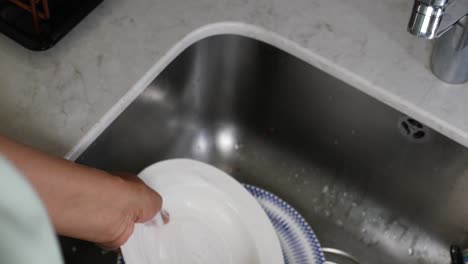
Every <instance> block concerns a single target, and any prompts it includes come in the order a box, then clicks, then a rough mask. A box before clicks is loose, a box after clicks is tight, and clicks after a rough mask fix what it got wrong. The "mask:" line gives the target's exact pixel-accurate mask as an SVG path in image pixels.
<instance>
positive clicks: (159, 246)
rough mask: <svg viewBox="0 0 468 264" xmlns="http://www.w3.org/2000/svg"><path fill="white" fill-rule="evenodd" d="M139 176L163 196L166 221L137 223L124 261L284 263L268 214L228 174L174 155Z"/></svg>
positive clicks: (153, 263) (139, 263)
mask: <svg viewBox="0 0 468 264" xmlns="http://www.w3.org/2000/svg"><path fill="white" fill-rule="evenodd" d="M139 177H140V178H141V179H142V180H143V181H144V182H145V183H146V184H147V185H149V186H150V187H151V188H153V189H155V190H157V191H158V192H159V193H160V194H161V195H162V197H163V199H164V204H163V207H164V209H165V210H166V211H168V212H169V214H170V222H169V224H167V225H158V224H155V222H154V221H151V222H150V223H146V224H137V225H136V226H135V231H134V233H133V234H132V236H131V237H130V238H129V240H128V241H127V243H125V245H123V246H122V253H123V257H124V259H125V262H126V263H127V264H221V263H222V264H239V263H242V264H283V255H282V252H281V246H280V243H279V240H278V237H277V235H276V233H275V230H274V228H273V226H272V224H271V222H270V221H269V219H268V217H267V215H266V214H265V212H264V211H263V209H262V208H261V207H260V205H259V204H258V203H257V202H256V200H255V198H253V197H252V196H251V195H250V194H249V192H248V191H247V190H246V189H245V188H244V187H243V186H242V185H241V184H240V183H238V182H237V181H236V180H234V179H233V178H232V177H231V176H229V175H227V174H226V173H224V172H222V171H220V170H218V169H216V168H214V167H212V166H209V165H206V164H204V163H201V162H198V161H193V160H187V159H176V160H169V161H163V162H159V163H156V164H154V165H152V166H150V167H148V168H146V169H145V170H143V171H142V172H141V173H140V174H139Z"/></svg>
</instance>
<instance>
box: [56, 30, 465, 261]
mask: <svg viewBox="0 0 468 264" xmlns="http://www.w3.org/2000/svg"><path fill="white" fill-rule="evenodd" d="M178 157H186V158H193V159H197V160H201V161H204V162H207V163H210V164H213V165H214V166H216V167H218V168H220V169H222V170H224V171H226V172H227V173H229V174H231V175H232V176H233V177H235V178H236V179H237V180H239V181H240V182H245V183H249V184H253V185H257V186H260V187H262V188H265V189H267V190H270V191H271V192H274V193H275V194H277V195H279V196H280V197H282V198H284V199H285V200H286V201H287V202H289V203H291V204H292V205H293V206H295V207H296V208H297V209H298V210H299V211H300V212H301V213H302V214H303V215H304V217H305V218H306V219H307V220H308V221H309V223H310V224H311V226H312V227H313V229H314V230H315V232H316V233H317V235H318V237H319V239H320V241H321V243H322V245H323V246H326V247H333V248H338V249H340V250H344V251H346V252H348V253H350V254H352V255H354V256H355V257H356V258H357V259H359V261H360V262H361V263H366V264H375V263H379V264H395V263H405V264H413V263H414V264H416V263H418V264H419V263H434V264H436V263H437V264H448V263H450V255H449V245H451V244H458V245H460V246H462V247H463V246H468V209H467V208H468V162H467V161H468V151H467V149H466V148H465V147H463V146H461V145H459V144H457V143H455V142H454V141H452V140H450V139H449V138H447V137H445V136H442V135H441V134H439V133H437V132H435V131H434V130H432V129H430V128H429V127H427V126H425V125H424V124H421V123H419V122H418V121H417V120H414V119H412V118H410V117H408V116H405V115H404V114H402V113H400V112H398V111H396V110H395V109H393V108H391V107H389V106H387V105H385V104H383V103H381V102H379V101H378V100H376V99H374V98H372V97H370V96H368V95H366V94H364V93H362V92H360V91H358V90H357V89H355V88H353V87H351V86H349V85H347V84H346V83H343V82H341V81H340V80H338V79H336V78H334V77H332V76H330V75H328V74H326V73H324V72H322V71H320V70H318V69H317V68H314V67H313V66H311V65H309V64H307V63H305V62H303V61H301V60H300V59H298V58H296V57H293V56H291V55H289V54H287V53H285V52H283V51H281V50H279V49H277V48H275V47H272V46H270V45H267V44H265V43H262V42H259V41H257V40H253V39H249V38H246V37H241V36H234V35H222V36H215V37H210V38H207V39H204V40H201V41H199V42H197V43H195V44H194V45H192V46H191V47H189V48H188V49H187V50H185V51H184V52H183V53H182V54H180V55H179V56H178V57H177V58H176V59H175V60H174V61H173V62H172V63H171V64H170V65H169V66H168V67H167V68H166V69H165V70H164V71H163V72H162V73H161V74H160V75H159V76H158V77H157V78H156V79H155V80H154V81H153V83H152V84H151V85H150V86H149V87H148V88H147V89H146V90H145V91H144V92H143V93H142V94H141V95H139V96H138V98H137V99H136V100H135V101H134V102H133V103H132V104H131V105H130V106H129V107H128V108H127V109H126V110H125V111H124V112H123V113H122V114H121V115H120V116H119V117H118V118H117V119H116V120H115V121H114V122H113V123H112V124H111V125H110V126H109V127H108V128H107V129H106V130H105V131H104V132H103V133H102V134H101V135H100V136H99V137H98V138H97V139H96V140H95V142H94V143H93V144H92V145H91V146H90V147H89V148H88V149H87V150H86V151H85V152H84V153H83V154H82V155H81V156H80V157H79V158H78V159H77V162H79V163H82V164H87V165H90V166H95V167H98V168H101V169H105V170H110V171H130V172H134V173H137V172H139V171H140V170H142V169H143V168H144V167H146V166H147V165H149V164H151V163H154V162H156V161H159V160H164V159H170V158H178ZM61 239H62V245H63V250H64V253H65V256H66V259H67V263H114V261H115V255H114V254H113V253H110V254H101V251H100V250H99V249H98V248H97V247H94V246H92V245H90V244H88V243H85V242H82V241H77V240H73V239H68V238H61Z"/></svg>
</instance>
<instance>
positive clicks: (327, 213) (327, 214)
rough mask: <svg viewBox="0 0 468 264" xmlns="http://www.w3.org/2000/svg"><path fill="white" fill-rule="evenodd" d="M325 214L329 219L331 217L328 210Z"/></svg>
mask: <svg viewBox="0 0 468 264" xmlns="http://www.w3.org/2000/svg"><path fill="white" fill-rule="evenodd" d="M323 213H324V214H325V216H326V217H329V216H330V215H331V213H330V211H328V210H325V212H323Z"/></svg>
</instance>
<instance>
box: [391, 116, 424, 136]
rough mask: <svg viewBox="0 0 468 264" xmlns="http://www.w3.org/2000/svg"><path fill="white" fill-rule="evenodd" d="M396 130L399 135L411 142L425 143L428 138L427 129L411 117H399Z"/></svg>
mask: <svg viewBox="0 0 468 264" xmlns="http://www.w3.org/2000/svg"><path fill="white" fill-rule="evenodd" d="M398 128H399V130H400V132H401V134H402V135H403V136H404V137H405V138H407V139H409V140H410V141H412V142H425V141H426V140H427V138H428V134H429V129H428V128H427V127H426V126H424V125H423V124H421V123H420V122H419V121H417V120H415V119H413V118H411V117H408V116H403V117H400V119H399V121H398Z"/></svg>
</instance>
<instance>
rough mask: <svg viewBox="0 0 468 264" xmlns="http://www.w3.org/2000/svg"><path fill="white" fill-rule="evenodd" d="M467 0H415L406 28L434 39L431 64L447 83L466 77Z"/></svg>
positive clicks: (439, 76) (462, 81)
mask: <svg viewBox="0 0 468 264" xmlns="http://www.w3.org/2000/svg"><path fill="white" fill-rule="evenodd" d="M467 14H468V0H415V1H414V6H413V12H412V13H411V18H410V21H409V23H408V32H410V33H411V34H413V35H415V36H417V37H420V38H425V39H435V43H434V48H433V50H432V58H431V68H432V71H433V72H434V74H435V75H436V76H437V77H438V78H439V79H441V80H442V81H445V82H447V83H454V84H455V83H464V82H466V81H468V16H467Z"/></svg>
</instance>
